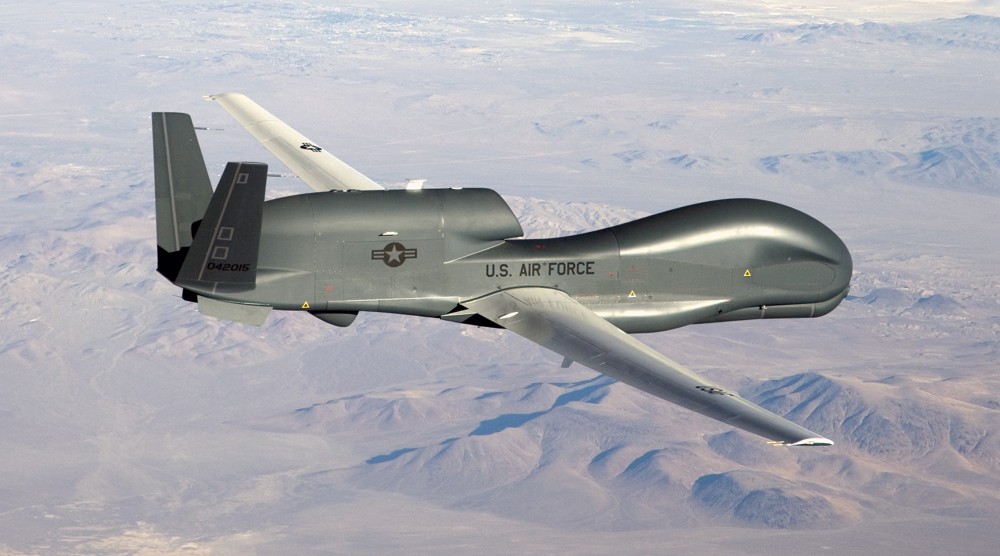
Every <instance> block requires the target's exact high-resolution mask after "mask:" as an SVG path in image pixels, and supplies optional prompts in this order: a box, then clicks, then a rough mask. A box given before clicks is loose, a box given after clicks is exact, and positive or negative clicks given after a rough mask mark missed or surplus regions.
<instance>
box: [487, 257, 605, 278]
mask: <svg viewBox="0 0 1000 556" xmlns="http://www.w3.org/2000/svg"><path fill="white" fill-rule="evenodd" d="M594 264H595V263H594V261H576V262H564V263H521V265H520V266H521V268H520V269H519V270H518V269H517V267H518V265H517V263H514V264H513V265H508V264H507V263H502V264H492V263H491V264H487V265H486V276H487V277H489V278H493V277H496V276H499V277H501V278H504V277H507V276H542V275H546V276H584V275H587V274H593V273H594Z"/></svg>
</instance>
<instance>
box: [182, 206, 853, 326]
mask: <svg viewBox="0 0 1000 556" xmlns="http://www.w3.org/2000/svg"><path fill="white" fill-rule="evenodd" d="M521 235H523V232H522V231H521V226H520V224H519V223H518V221H517V219H516V217H515V216H514V214H513V213H512V212H511V210H510V208H509V207H508V206H507V204H506V203H505V202H504V201H503V199H502V198H501V197H500V196H499V195H497V194H496V193H495V192H493V191H491V190H487V189H421V190H413V191H410V190H390V191H347V192H340V191H332V192H328V193H310V194H304V195H296V196H292V197H285V198H281V199H276V200H272V201H268V202H266V203H264V211H263V225H262V227H261V234H260V251H259V259H258V262H257V279H256V287H255V288H254V289H253V290H251V291H246V292H238V293H231V294H219V293H218V292H213V291H208V290H209V288H208V287H205V288H204V289H203V290H202V291H198V289H195V288H193V287H192V286H187V287H188V289H191V290H193V291H196V293H199V294H201V295H208V296H212V297H214V298H216V299H220V300H228V301H234V302H239V303H251V304H261V305H267V306H269V307H273V308H274V309H279V310H308V311H309V312H311V313H313V314H315V315H317V316H320V317H321V318H322V317H323V315H324V313H332V314H331V315H330V316H329V319H330V321H331V322H334V323H336V317H335V315H336V314H338V313H353V312H358V311H379V312H388V313H401V314H409V315H418V316H424V317H440V318H444V319H446V320H451V321H455V322H466V321H468V320H470V318H471V317H473V316H474V313H471V312H469V311H463V310H462V306H461V302H462V301H463V300H468V299H473V298H477V297H481V296H484V295H488V294H490V293H494V292H496V291H498V290H503V289H509V288H516V287H523V286H540V287H546V288H554V289H558V290H561V291H563V292H565V293H567V294H568V295H570V296H572V297H573V298H574V299H576V300H577V301H579V302H580V303H581V304H583V305H586V306H588V308H590V309H591V310H592V311H594V312H595V313H597V314H598V315H599V316H601V317H603V318H604V319H605V320H607V321H609V322H611V323H612V324H614V325H615V326H617V327H618V328H620V329H622V330H624V331H625V332H628V333H635V332H656V331H662V330H669V329H672V328H677V327H680V326H684V325H687V324H693V323H701V322H718V321H727V320H743V319H759V318H780V317H816V316H821V315H824V314H826V313H828V312H830V311H831V310H833V308H834V307H836V306H837V304H838V303H839V302H840V300H842V299H843V298H844V297H845V296H846V295H847V289H848V284H849V280H850V276H851V257H850V254H849V252H848V251H847V248H846V247H845V246H844V243H843V242H842V241H841V240H840V239H839V238H838V237H837V236H836V235H835V234H834V233H833V232H832V231H830V230H829V229H828V228H827V227H826V226H824V225H823V224H821V223H819V222H818V221H816V220H815V219H813V218H811V217H809V216H807V215H805V214H803V213H801V212H799V211H797V210H794V209H791V208H788V207H785V206H783V205H779V204H776V203H771V202H767V201H760V200H754V199H729V200H721V201H712V202H707V203H702V204H698V205H693V206H689V207H684V208H680V209H676V210H672V211H668V212H664V213H660V214H656V215H653V216H649V217H647V218H643V219H640V220H636V221H634V222H629V223H626V224H621V225H618V226H613V227H611V228H607V229H604V230H598V231H594V232H589V233H585V234H580V235H575V236H569V237H561V238H552V239H537V240H534V239H528V240H525V239H508V238H511V237H518V236H521ZM394 247H395V252H394V251H393V248H394ZM470 323H471V324H484V323H483V322H482V321H480V320H472V321H471V322H470Z"/></svg>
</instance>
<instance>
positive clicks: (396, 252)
mask: <svg viewBox="0 0 1000 556" xmlns="http://www.w3.org/2000/svg"><path fill="white" fill-rule="evenodd" d="M416 258H417V250H416V249H407V248H406V247H403V244H402V243H396V242H392V243H390V244H389V245H386V246H385V247H383V248H382V249H381V250H379V249H373V250H372V260H373V261H378V260H381V261H382V262H384V263H385V264H386V265H387V266H389V268H396V267H397V266H399V265H401V264H403V263H405V262H406V259H416Z"/></svg>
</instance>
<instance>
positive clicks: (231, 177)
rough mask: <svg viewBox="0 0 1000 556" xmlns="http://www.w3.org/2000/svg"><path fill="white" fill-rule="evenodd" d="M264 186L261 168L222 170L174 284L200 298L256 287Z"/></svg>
mask: <svg viewBox="0 0 1000 556" xmlns="http://www.w3.org/2000/svg"><path fill="white" fill-rule="evenodd" d="M266 187H267V164H262V163H259V162H230V163H229V164H227V165H226V171H225V172H223V174H222V179H220V180H219V186H218V187H217V188H215V193H214V194H213V195H212V199H211V201H210V202H209V203H208V209H207V210H206V211H205V216H204V218H203V219H202V220H201V221H200V222H195V225H194V228H195V233H194V239H193V240H192V242H191V247H190V249H189V251H188V253H187V256H186V257H185V259H184V262H183V264H182V265H181V267H180V270H179V272H178V274H177V278H176V280H175V281H174V283H175V284H177V285H178V286H181V287H183V288H185V289H187V290H190V291H193V292H196V293H200V294H204V295H212V294H217V293H222V294H224V293H236V292H243V291H250V290H252V289H254V288H255V287H256V282H257V255H258V253H259V251H260V230H261V224H262V223H263V220H264V190H265V188H266Z"/></svg>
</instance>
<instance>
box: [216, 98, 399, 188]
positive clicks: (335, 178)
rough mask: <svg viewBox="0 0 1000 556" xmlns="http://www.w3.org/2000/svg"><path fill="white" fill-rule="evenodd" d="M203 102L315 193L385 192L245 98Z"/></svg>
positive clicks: (217, 99)
mask: <svg viewBox="0 0 1000 556" xmlns="http://www.w3.org/2000/svg"><path fill="white" fill-rule="evenodd" d="M205 98H207V99H209V100H214V101H215V102H218V103H219V104H220V105H222V107H223V108H225V109H226V111H227V112H229V114H230V115H231V116H232V117H233V118H235V119H236V121H237V122H239V123H240V125H242V126H243V127H245V128H246V130H247V131H249V132H250V133H251V134H252V135H253V136H254V137H256V138H257V140H258V141H260V142H261V144H262V145H264V146H265V147H267V150H269V151H271V153H272V154H274V156H276V157H278V160H280V161H282V162H283V163H285V166H288V168H289V169H291V170H292V171H293V172H295V175H297V176H298V177H300V178H302V181H304V182H306V184H308V185H309V187H311V188H313V189H314V190H315V191H319V192H323V191H331V190H333V189H385V188H384V187H382V186H380V185H379V184H377V183H375V182H373V181H372V180H370V179H368V178H367V177H365V176H364V174H362V173H361V172H358V171H357V170H355V169H354V168H351V167H350V166H348V165H347V164H345V163H344V162H343V161H341V160H340V159H338V158H337V157H335V156H333V155H332V154H330V153H328V152H326V151H324V150H323V149H321V148H320V147H318V146H317V145H316V144H315V143H313V142H312V141H310V140H309V139H306V137H305V136H304V135H302V134H301V133H299V132H297V131H295V130H294V129H292V128H291V127H288V125H287V124H285V123H284V122H282V121H281V120H279V119H278V118H275V117H274V116H273V115H272V114H271V113H270V112H268V111H267V110H264V109H263V108H261V107H260V106H258V105H257V103H255V102H254V101H252V100H250V99H248V98H247V97H245V96H243V95H241V94H239V93H224V94H221V95H211V96H208V97H205Z"/></svg>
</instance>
